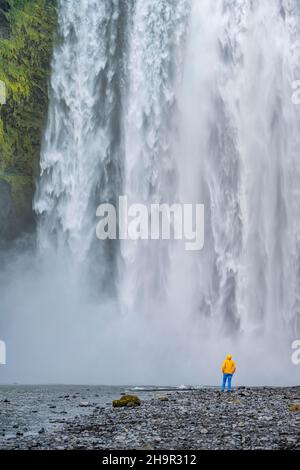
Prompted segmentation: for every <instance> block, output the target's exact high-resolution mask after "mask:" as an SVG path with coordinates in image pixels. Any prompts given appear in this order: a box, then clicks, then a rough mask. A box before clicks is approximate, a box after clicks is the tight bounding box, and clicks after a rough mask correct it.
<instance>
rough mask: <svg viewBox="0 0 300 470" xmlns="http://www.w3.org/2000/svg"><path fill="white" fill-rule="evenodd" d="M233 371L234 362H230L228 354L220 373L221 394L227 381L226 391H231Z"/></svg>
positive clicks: (230, 357) (230, 358)
mask: <svg viewBox="0 0 300 470" xmlns="http://www.w3.org/2000/svg"><path fill="white" fill-rule="evenodd" d="M235 371H236V365H235V362H234V361H233V360H232V356H231V354H228V356H227V358H226V359H225V361H224V362H223V364H222V372H223V384H222V392H225V388H226V382H227V381H228V391H229V392H230V391H231V380H232V377H233V374H234V373H235Z"/></svg>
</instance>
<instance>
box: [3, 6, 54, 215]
mask: <svg viewBox="0 0 300 470" xmlns="http://www.w3.org/2000/svg"><path fill="white" fill-rule="evenodd" d="M1 23H2V24H1ZM1 27H2V31H6V32H7V33H6V34H3V33H2V34H0V80H2V81H3V82H4V83H5V85H6V93H7V102H6V104H5V105H3V106H0V177H1V178H2V179H5V180H6V181H7V182H8V183H9V184H10V186H11V190H12V195H13V198H14V202H15V206H16V213H17V215H19V216H20V217H22V216H23V215H24V213H26V212H27V216H28V210H30V207H31V200H32V194H33V188H34V178H35V176H36V175H37V170H38V162H39V153H40V144H41V135H42V129H43V127H44V123H45V117H46V114H47V104H48V89H47V88H48V78H49V71H50V61H51V56H52V50H53V38H54V31H55V27H56V7H55V0H0V31H1Z"/></svg>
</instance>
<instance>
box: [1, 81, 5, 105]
mask: <svg viewBox="0 0 300 470" xmlns="http://www.w3.org/2000/svg"><path fill="white" fill-rule="evenodd" d="M3 104H6V86H5V83H4V82H3V81H2V80H0V105H3Z"/></svg>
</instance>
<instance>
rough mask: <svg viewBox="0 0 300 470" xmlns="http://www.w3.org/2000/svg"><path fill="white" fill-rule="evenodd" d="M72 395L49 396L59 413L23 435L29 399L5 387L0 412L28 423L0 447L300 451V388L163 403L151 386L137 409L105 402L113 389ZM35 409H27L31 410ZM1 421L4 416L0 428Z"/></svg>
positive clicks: (183, 394) (192, 395) (203, 394)
mask: <svg viewBox="0 0 300 470" xmlns="http://www.w3.org/2000/svg"><path fill="white" fill-rule="evenodd" d="M75 393H76V392H75V391H74V394H73V397H76V398H72V397H71V396H68V397H67V396H63V395H61V396H60V397H58V396H56V398H55V400H53V401H52V402H51V400H49V399H48V400H47V407H48V408H45V412H46V414H48V415H49V416H50V413H51V414H52V412H54V413H53V415H54V417H53V418H52V421H54V423H53V425H51V423H50V422H48V425H47V426H46V427H40V429H38V430H37V429H35V430H34V432H33V431H32V429H31V431H30V432H28V431H27V433H26V431H24V429H25V428H26V413H23V410H24V406H26V397H25V396H24V402H23V403H19V402H18V401H16V402H14V403H11V402H9V393H8V394H7V395H8V396H7V398H3V390H2V391H1V396H2V400H1V404H0V405H1V414H0V418H1V417H2V416H3V410H5V407H8V408H9V407H10V408H11V412H12V414H11V415H12V416H13V415H15V416H16V415H18V416H19V417H20V416H22V414H24V421H23V422H22V425H21V424H20V420H18V419H15V421H16V424H15V426H18V427H17V428H16V429H10V430H9V431H7V430H5V431H2V438H0V447H1V448H2V449H82V448H84V449H149V450H150V449H165V450H167V449H174V450H176V449H177V450H180V449H185V450H187V449H291V450H296V449H298V450H300V413H294V412H291V411H289V407H288V405H289V404H292V403H300V387H291V388H263V387H261V388H243V387H242V388H239V389H238V390H234V392H232V394H228V393H225V394H221V392H219V390H216V389H200V390H193V391H173V392H167V393H164V396H167V397H168V401H160V399H159V397H158V395H159V393H150V392H149V393H148V395H147V396H146V395H145V394H142V398H144V399H143V400H142V405H141V406H140V407H130V408H120V409H114V408H112V406H111V404H110V401H108V398H109V399H110V398H118V395H117V391H116V390H110V393H109V394H106V395H105V399H104V397H103V396H102V397H101V396H99V395H98V397H96V396H95V395H97V393H96V389H95V388H91V389H86V390H81V391H80V392H78V390H77V393H78V395H76V394H75ZM83 397H84V399H83ZM44 398H45V397H43V398H41V404H43V403H44ZM145 398H146V399H145ZM5 400H8V402H5ZM48 402H49V403H48ZM55 406H56V408H54V407H55ZM28 407H29V409H30V407H31V406H29V405H28ZM36 407H37V403H36V404H35V408H36ZM33 408H34V407H33ZM33 408H32V409H31V411H30V413H33V412H34V409H33ZM76 410H77V412H78V414H77V415H76V414H74V413H75V411H76ZM13 411H14V412H13ZM27 411H28V412H29V410H27ZM64 411H65V413H66V414H65V415H64V414H62V413H63V412H64ZM55 421H58V422H57V423H55ZM6 422H7V418H6ZM12 422H13V421H12ZM12 422H11V423H10V427H11V426H12ZM40 422H41V421H40ZM40 422H39V423H40ZM39 425H40V424H39ZM1 427H2V424H1V421H0V434H1ZM18 433H19V434H18Z"/></svg>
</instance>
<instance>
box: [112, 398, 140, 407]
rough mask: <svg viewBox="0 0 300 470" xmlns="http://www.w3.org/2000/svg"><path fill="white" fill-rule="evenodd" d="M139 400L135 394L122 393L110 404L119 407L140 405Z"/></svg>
mask: <svg viewBox="0 0 300 470" xmlns="http://www.w3.org/2000/svg"><path fill="white" fill-rule="evenodd" d="M140 404H141V400H140V399H139V397H137V396H136V395H123V396H122V397H121V398H120V399H119V400H113V402H112V406H113V407H114V408H120V407H123V406H140Z"/></svg>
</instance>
